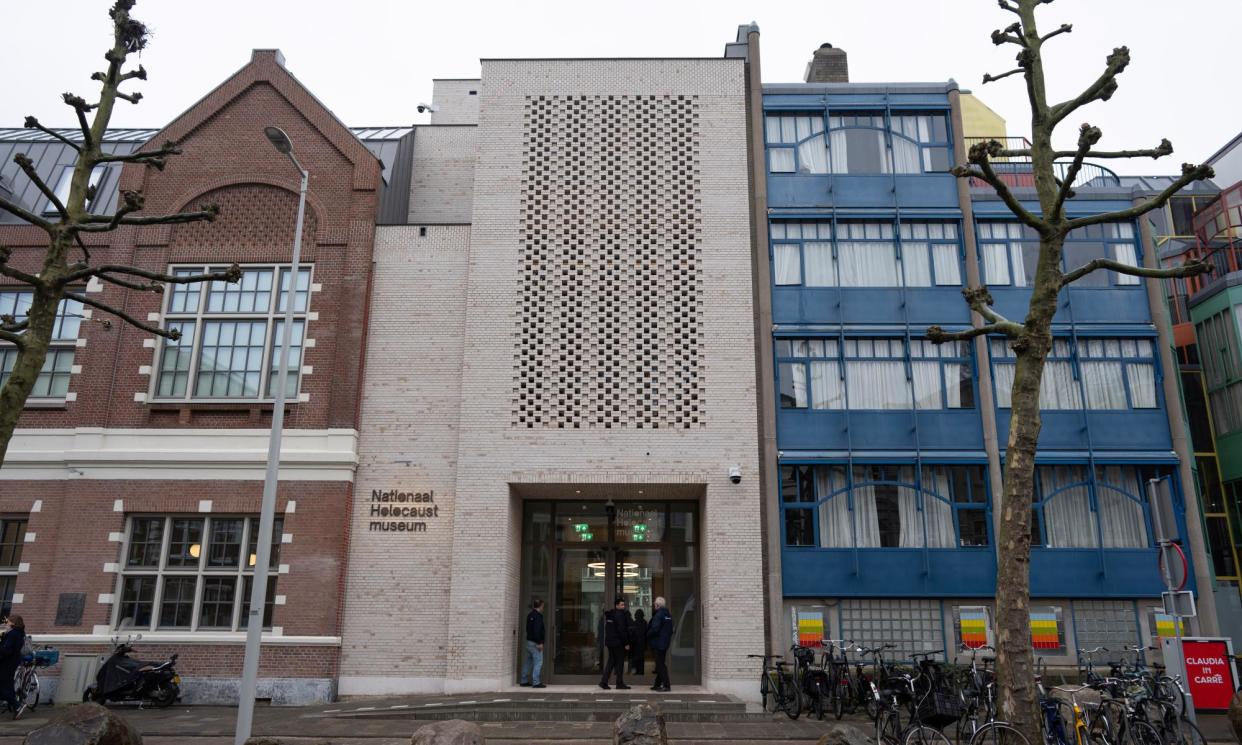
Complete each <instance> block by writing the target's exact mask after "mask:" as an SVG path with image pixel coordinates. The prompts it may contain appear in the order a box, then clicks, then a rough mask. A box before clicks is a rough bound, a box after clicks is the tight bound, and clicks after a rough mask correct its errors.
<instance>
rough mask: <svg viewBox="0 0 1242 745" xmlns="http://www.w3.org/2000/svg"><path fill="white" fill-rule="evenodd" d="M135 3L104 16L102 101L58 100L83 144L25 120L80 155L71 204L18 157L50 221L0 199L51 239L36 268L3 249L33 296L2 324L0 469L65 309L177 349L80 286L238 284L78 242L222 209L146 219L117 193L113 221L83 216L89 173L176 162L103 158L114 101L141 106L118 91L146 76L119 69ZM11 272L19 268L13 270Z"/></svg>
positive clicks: (230, 274)
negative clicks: (95, 251) (96, 258)
mask: <svg viewBox="0 0 1242 745" xmlns="http://www.w3.org/2000/svg"><path fill="white" fill-rule="evenodd" d="M134 2H135V0H116V2H115V3H114V4H113V6H112V8H111V10H110V11H109V15H110V16H111V17H112V27H113V41H112V47H111V48H110V49H108V51H107V52H105V53H104V59H105V60H106V61H107V63H108V67H107V69H106V70H105V71H104V72H97V73H94V74H93V75H92V76H91V79H92V80H97V81H99V82H100V94H99V100H98V101H96V102H95V103H87V102H86V101H85V100H84V99H82V98H81V97H79V96H75V95H74V94H72V93H66V94H64V102H65V104H67V105H68V106H69V107H71V108H72V109H73V110H74V112H75V114H76V115H77V119H78V124H79V126H80V127H81V130H82V133H81V139H80V140H79V139H78V138H77V137H76V136H75V137H66V136H65V135H63V134H62V133H60V132H57V131H56V130H53V129H49V128H48V127H45V126H43V125H42V124H40V123H39V120H38V119H36V118H35V117H33V116H29V117H26V127H27V128H29V129H37V130H39V131H41V132H43V133H44V134H46V135H48V136H49V137H51V138H53V139H55V140H58V141H60V142H62V143H64V144H65V145H68V146H69V147H71V148H73V149H74V150H76V151H77V160H76V162H75V164H74V167H73V176H72V181H71V186H70V189H69V196H68V198H67V199H66V200H65V201H64V202H62V201H61V200H60V199H59V198H58V197H57V195H56V192H55V191H53V190H52V189H51V188H50V187H49V186H48V184H47V183H46V182H44V181H43V179H41V178H40V177H39V175H38V174H37V173H36V172H35V166H34V163H33V162H32V161H31V160H30V158H29V157H27V156H26V155H25V154H23V153H18V154H17V155H16V156H14V158H13V160H14V162H16V163H17V166H18V168H20V169H21V171H22V173H24V174H25V175H26V177H27V178H29V179H30V181H31V183H33V184H34V185H35V187H37V188H38V190H39V191H40V192H41V193H42V194H43V195H44V196H45V197H46V198H47V199H48V201H49V203H50V205H51V207H50V208H49V212H50V210H51V209H54V210H55V216H49V217H44V216H41V215H37V214H35V213H34V212H32V211H30V210H28V209H26V208H25V207H23V206H22V205H20V204H17V203H16V202H14V201H11V200H9V199H5V198H3V197H0V210H4V211H6V212H9V213H12V214H13V215H16V216H17V217H19V218H21V219H22V220H25V221H26V222H28V223H30V224H31V225H34V226H36V227H39V228H41V229H42V230H43V231H44V232H45V233H47V238H48V242H47V249H46V250H45V251H44V252H43V255H42V257H41V261H39V260H38V259H37V258H34V259H33V260H30V261H25V260H22V261H19V258H20V259H26V258H29V257H24V256H23V257H18V256H15V255H14V253H13V251H12V249H10V248H5V247H0V275H2V276H3V277H4V279H5V280H6V281H8V282H13V283H18V284H20V285H23V286H24V287H26V288H29V290H30V291H31V295H32V300H31V303H30V307H29V308H28V309H26V310H25V311H24V312H23V313H20V314H10V315H5V316H0V342H7V343H9V344H11V345H13V346H14V347H16V348H17V360H16V362H15V364H14V366H13V370H12V372H11V374H10V375H9V378H8V380H7V382H5V384H4V387H3V388H0V463H3V461H4V457H5V454H6V453H7V451H8V447H9V441H10V440H11V439H12V437H13V430H14V429H15V428H16V427H17V421H18V418H19V417H20V416H21V413H22V409H23V407H24V406H25V404H26V399H27V397H29V396H30V392H31V390H32V389H33V388H34V385H35V382H36V380H37V379H38V377H39V372H40V371H41V370H42V369H43V364H44V361H45V359H46V358H47V352H48V345H49V342H50V341H51V338H52V331H53V327H54V325H55V322H56V315H57V311H58V308H59V307H60V305H61V301H62V300H65V299H69V300H76V301H77V302H79V303H81V304H82V305H83V306H85V307H87V308H92V309H94V310H98V311H102V312H104V313H108V314H111V315H113V316H116V317H117V318H119V319H121V320H122V321H124V322H125V323H128V324H130V325H132V326H135V327H137V328H139V329H142V330H143V331H146V332H149V333H152V334H156V335H158V336H162V337H165V338H167V339H177V338H178V337H179V336H180V334H179V333H178V332H177V331H175V330H172V331H170V330H165V329H162V328H160V327H159V326H156V325H153V324H149V323H145V322H143V321H141V320H139V319H137V318H134V317H133V316H131V315H129V314H127V313H126V312H125V311H123V310H121V309H119V308H115V307H113V306H111V305H109V304H107V303H104V302H101V301H99V300H97V299H95V298H92V297H90V296H89V295H87V294H85V293H83V292H79V291H77V289H76V288H77V287H78V286H80V285H82V284H83V283H85V282H88V281H90V280H92V279H97V280H99V281H101V282H106V283H109V284H112V285H116V286H119V287H123V288H126V289H130V290H136V291H138V292H153V293H162V292H163V291H164V287H165V284H166V283H168V282H175V283H179V284H193V283H197V282H207V281H211V280H222V281H228V282H236V281H237V280H238V278H239V277H240V276H241V270H240V269H239V268H238V267H237V265H233V266H232V267H230V268H229V269H228V270H227V271H223V272H209V273H206V274H196V275H193V276H173V275H170V274H165V273H163V272H155V271H149V270H146V269H142V268H139V267H134V266H125V265H119V264H101V265H92V263H91V255H90V251H89V250H88V249H87V246H86V244H85V243H84V242H83V240H82V235H83V234H87V233H106V232H109V231H112V230H116V229H117V228H120V227H121V226H127V225H169V224H175V223H190V222H200V221H207V222H210V221H212V220H214V219H215V217H216V215H217V214H218V213H219V208H218V207H216V206H215V205H203V206H202V207H200V208H199V209H198V210H197V211H194V212H180V213H177V214H172V215H144V214H142V209H143V195H142V193H141V192H137V191H125V192H122V193H121V195H120V196H121V198H120V200H119V204H118V205H117V209H116V212H114V213H113V214H111V215H100V214H93V213H91V212H90V211H89V209H88V205H90V204H91V202H92V201H93V199H94V197H95V193H94V192H95V187H94V186H91V184H90V181H91V178H90V177H91V172H92V171H93V170H94V168H95V167H96V166H99V165H102V164H105V163H122V164H124V163H136V164H141V165H144V166H146V167H149V168H157V169H160V170H163V168H164V164H165V159H166V158H168V157H169V156H172V155H177V154H179V153H180V152H181V150H180V148H178V147H177V145H176V143H173V142H166V143H164V144H163V145H161V146H159V147H147V146H144V147H142V148H139V150H138V151H136V152H134V153H131V154H129V155H113V154H109V153H106V152H104V151H103V147H102V145H103V139H104V133H105V132H106V131H107V129H108V122H109V120H110V119H111V118H112V111H113V108H114V107H115V105H116V103H117V99H121V100H124V101H128V102H130V103H132V104H136V103H138V101H139V100H141V99H142V94H141V93H123V92H122V91H121V85H122V84H124V83H126V82H128V81H130V80H134V79H138V80H146V78H147V72H146V70H144V69H143V67H142V66H141V65H139V66H138V68H137V69H135V70H129V71H125V69H124V68H125V62H126V60H127V58H128V57H129V55H131V54H134V53H136V52H140V51H141V50H142V49H143V47H145V46H146V43H147V38H148V32H147V28H146V26H144V25H143V24H142V23H141V22H140V21H137V20H135V19H134V18H132V17H131V16H130V10H132V9H133V7H134ZM92 112H93V113H92ZM88 117H90V119H89V121H88ZM45 214H46V213H45ZM78 252H80V253H81V256H80V258H79V260H77V261H73V259H74V258H75V257H77V254H78ZM17 263H20V264H22V265H23V266H22V267H20V268H19V267H18V266H15V265H14V264H17ZM36 265H37V267H36Z"/></svg>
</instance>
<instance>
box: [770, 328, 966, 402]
mask: <svg viewBox="0 0 1242 745" xmlns="http://www.w3.org/2000/svg"><path fill="white" fill-rule="evenodd" d="M776 360H777V375H778V378H779V380H778V388H779V392H780V408H782V409H807V408H810V409H837V410H842V409H845V408H849V409H850V410H852V411H859V410H903V409H904V410H909V409H919V410H923V411H937V410H943V409H973V408H974V407H975V389H974V364H973V362H974V360H973V356H972V348H971V345H970V343H969V342H965V341H959V342H947V343H945V344H939V345H937V344H933V343H931V342H930V341H927V340H926V339H910V340H909V342H908V344H907V341H906V339H904V338H903V337H845V338H844V339H837V338H784V337H781V338H777V339H776Z"/></svg>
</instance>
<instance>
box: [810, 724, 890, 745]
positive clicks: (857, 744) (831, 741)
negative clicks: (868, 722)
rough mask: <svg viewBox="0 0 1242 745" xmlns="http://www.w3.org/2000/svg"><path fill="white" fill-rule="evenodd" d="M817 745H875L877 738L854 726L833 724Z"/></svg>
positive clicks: (817, 741)
mask: <svg viewBox="0 0 1242 745" xmlns="http://www.w3.org/2000/svg"><path fill="white" fill-rule="evenodd" d="M815 745H875V738H873V737H871V735H869V734H867V733H866V732H864V731H862V730H860V729H859V728H857V727H855V726H854V725H852V724H842V723H840V722H838V723H836V724H833V725H832V726H830V727H829V728H828V731H827V732H825V733H824V734H822V735H820V737H819V739H818V740H816V741H815Z"/></svg>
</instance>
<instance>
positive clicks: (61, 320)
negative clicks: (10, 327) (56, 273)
mask: <svg viewBox="0 0 1242 745" xmlns="http://www.w3.org/2000/svg"><path fill="white" fill-rule="evenodd" d="M68 291H69V292H81V291H82V288H80V287H71V288H68ZM9 297H12V298H13V301H12V304H10V303H9V302H8V298H9ZM23 298H25V302H23ZM33 298H34V291H33V290H27V289H25V288H23V287H16V286H13V285H8V286H0V314H12V315H13V318H14V320H17V321H20V320H23V319H24V318H26V313H25V310H27V309H29V308H30V303H31V301H32V300H33ZM84 310H85V306H83V305H82V303H81V302H80V301H78V300H73V299H71V298H62V299H61V301H60V304H59V305H57V307H56V321H55V322H54V323H53V325H52V338H51V340H50V341H49V343H48V353H47V358H46V359H44V361H43V368H42V369H40V370H39V376H38V378H37V379H36V381H35V387H34V388H33V389H32V390H31V394H30V396H29V397H28V398H27V399H26V406H27V407H30V406H31V405H32V404H33V405H35V406H39V405H44V406H46V405H57V404H63V403H66V402H67V401H69V400H71V399H72V398H73V396H70V395H69V394H70V393H71V391H70V390H69V386H70V384H71V383H72V382H73V376H74V374H75V372H74V369H75V367H77V363H76V358H77V346H78V338H79V337H80V336H81V332H82V320H83V319H84V318H85V317H86V314H85V313H84ZM70 326H71V327H72V329H73V334H72V335H68V334H67V333H66V331H67V328H68V327H70ZM17 355H18V349H17V347H16V346H14V345H13V344H11V343H9V342H0V386H2V385H4V383H5V382H6V381H7V380H8V377H9V375H10V374H11V371H12V369H13V366H14V365H15V364H16V363H17ZM66 358H67V359H68V364H65V365H63V366H62V367H63V368H64V369H59V370H58V369H56V367H57V363H58V362H59V361H60V360H61V359H66ZM45 376H51V377H50V378H48V379H47V380H48V382H47V391H48V395H40V394H39V393H38V391H39V390H40V386H41V385H42V384H43V381H44V380H45ZM58 379H62V380H63V381H64V385H65V392H64V393H63V394H61V395H51V391H52V390H53V389H54V388H53V386H54V385H55V383H56V381H57V380H58Z"/></svg>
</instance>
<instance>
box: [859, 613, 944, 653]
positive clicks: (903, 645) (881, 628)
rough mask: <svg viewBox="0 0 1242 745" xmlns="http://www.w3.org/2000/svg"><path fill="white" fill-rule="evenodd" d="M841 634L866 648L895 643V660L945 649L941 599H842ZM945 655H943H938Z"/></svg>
mask: <svg viewBox="0 0 1242 745" xmlns="http://www.w3.org/2000/svg"><path fill="white" fill-rule="evenodd" d="M841 636H842V638H844V639H849V640H852V641H854V642H856V643H858V644H861V645H862V646H864V647H871V646H876V645H880V644H894V645H896V647H897V648H896V649H894V650H892V656H893V658H894V659H906V658H908V657H909V656H910V655H911V654H913V653H916V652H927V651H930V650H933V649H943V648H944V644H945V634H944V621H943V619H942V614H941V612H940V601H939V600H879V599H876V600H842V601H841ZM938 656H939V657H942V658H943V656H942V655H938Z"/></svg>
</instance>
